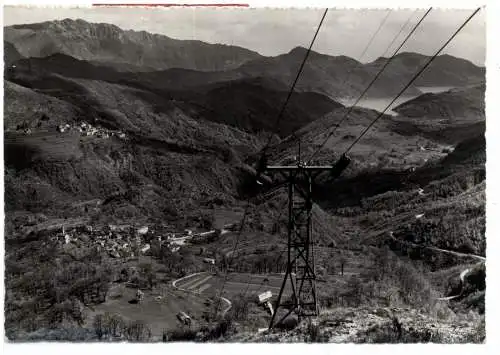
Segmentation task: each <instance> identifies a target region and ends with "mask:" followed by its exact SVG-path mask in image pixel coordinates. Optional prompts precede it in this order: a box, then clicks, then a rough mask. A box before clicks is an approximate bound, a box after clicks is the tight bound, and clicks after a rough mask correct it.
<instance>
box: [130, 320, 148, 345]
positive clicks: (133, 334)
mask: <svg viewBox="0 0 500 355" xmlns="http://www.w3.org/2000/svg"><path fill="white" fill-rule="evenodd" d="M125 336H126V337H127V340H130V341H146V340H149V339H150V338H151V329H150V328H149V327H148V326H147V324H146V323H144V322H143V321H140V320H138V321H133V322H130V323H129V324H128V325H127V329H126V331H125Z"/></svg>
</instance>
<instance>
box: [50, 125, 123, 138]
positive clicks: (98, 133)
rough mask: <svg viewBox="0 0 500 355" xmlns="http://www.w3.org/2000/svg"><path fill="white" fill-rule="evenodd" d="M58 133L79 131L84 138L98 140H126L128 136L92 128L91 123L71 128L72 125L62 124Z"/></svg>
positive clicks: (58, 127) (58, 128)
mask: <svg viewBox="0 0 500 355" xmlns="http://www.w3.org/2000/svg"><path fill="white" fill-rule="evenodd" d="M57 131H58V132H61V133H64V132H68V131H78V132H80V134H81V135H82V136H85V137H86V136H95V137H98V138H109V137H113V136H115V137H118V138H120V139H125V138H126V134H125V133H123V132H121V131H113V130H109V129H106V128H102V127H95V126H92V125H91V124H90V123H87V122H81V123H80V124H79V125H76V126H71V125H70V124H68V123H66V124H61V125H59V126H57Z"/></svg>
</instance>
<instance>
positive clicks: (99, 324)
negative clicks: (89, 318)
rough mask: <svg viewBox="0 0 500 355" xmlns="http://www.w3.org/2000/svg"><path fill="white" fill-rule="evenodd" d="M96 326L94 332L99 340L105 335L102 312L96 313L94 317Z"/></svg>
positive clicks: (94, 325)
mask: <svg viewBox="0 0 500 355" xmlns="http://www.w3.org/2000/svg"><path fill="white" fill-rule="evenodd" d="M92 326H93V327H94V332H95V334H96V335H97V338H98V339H99V340H101V339H102V337H103V336H104V332H105V330H104V316H103V315H102V314H96V316H95V317H94V322H93V323H92Z"/></svg>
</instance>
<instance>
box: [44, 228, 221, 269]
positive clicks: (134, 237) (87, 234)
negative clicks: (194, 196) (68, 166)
mask: <svg viewBox="0 0 500 355" xmlns="http://www.w3.org/2000/svg"><path fill="white" fill-rule="evenodd" d="M155 229H156V228H155ZM155 229H152V228H150V227H148V226H143V227H139V228H137V227H134V226H131V225H108V226H106V227H104V228H93V227H92V226H79V227H75V228H72V229H70V230H66V229H65V228H64V227H62V231H61V233H59V234H57V235H56V236H54V237H53V239H57V241H58V242H59V243H60V244H64V245H67V244H72V245H76V246H83V245H87V246H88V245H89V244H93V245H95V246H97V249H98V250H100V251H106V252H107V253H108V254H109V255H110V256H111V257H114V258H123V257H136V256H138V255H141V254H142V255H144V254H147V253H149V252H150V250H151V248H152V246H156V247H162V246H167V247H168V248H169V249H170V250H171V251H172V252H174V253H175V252H177V251H179V249H180V248H181V247H182V246H184V245H186V244H188V243H193V244H196V243H202V242H207V241H210V240H211V239H212V238H214V237H216V236H218V235H220V233H221V231H220V230H213V231H209V232H202V233H193V231H191V230H185V231H184V232H182V233H173V232H170V231H162V230H161V227H160V228H158V229H156V230H155ZM205 262H207V263H210V264H213V263H214V262H215V261H214V260H205Z"/></svg>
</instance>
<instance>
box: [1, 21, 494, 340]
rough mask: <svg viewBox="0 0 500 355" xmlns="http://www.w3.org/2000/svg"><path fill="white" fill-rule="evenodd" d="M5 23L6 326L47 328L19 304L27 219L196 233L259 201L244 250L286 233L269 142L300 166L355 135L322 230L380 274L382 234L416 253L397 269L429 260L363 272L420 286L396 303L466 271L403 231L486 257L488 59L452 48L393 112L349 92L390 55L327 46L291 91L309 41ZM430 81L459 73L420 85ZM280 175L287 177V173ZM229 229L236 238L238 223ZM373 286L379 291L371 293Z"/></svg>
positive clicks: (327, 156) (414, 67) (385, 89)
mask: <svg viewBox="0 0 500 355" xmlns="http://www.w3.org/2000/svg"><path fill="white" fill-rule="evenodd" d="M4 34H5V38H4V52H5V63H6V67H5V72H4V91H5V94H4V116H5V117H4V122H3V125H4V151H5V157H4V165H5V176H4V180H5V211H6V218H5V224H6V228H5V231H6V232H5V235H6V246H7V247H6V248H9V249H8V250H7V249H6V250H7V252H6V255H7V254H9V263H8V267H6V274H7V275H8V276H9V283H8V287H6V289H7V290H9V291H8V292H10V296H9V297H10V298H9V302H10V303H8V302H6V303H8V306H9V307H10V308H8V307H6V309H8V311H6V313H7V315H8V317H9V321H8V322H6V324H8V325H7V326H6V328H7V327H10V331H11V332H12V331H17V330H19V329H21V328H25V329H24V330H26V331H32V330H33V329H35V330H36V329H37V328H36V326H32V323H31V319H32V318H33V317H32V313H33V314H38V315H39V316H40V317H41V318H42V319H43V318H44V317H46V315H42V314H41V313H40V312H41V311H40V310H39V309H38V308H36V307H33V309H34V310H31V311H30V312H32V313H20V312H19V313H18V310H23V309H24V308H23V307H28V306H25V305H24V304H21V303H19V304H21V305H19V306H18V304H17V303H15V302H14V301H12V300H19V299H20V300H23V299H24V298H23V296H22V295H23V292H24V291H23V292H21V291H19V292H18V289H16V288H18V285H19V282H18V281H19V280H22V276H23V274H24V272H20V271H19V270H25V269H23V268H24V267H26V265H27V267H28V268H29V267H32V265H35V264H34V263H28V262H26V263H25V261H24V260H23V259H22V258H19V257H18V255H20V254H16V253H17V251H18V250H21V248H24V247H25V246H26V248H25V249H23V253H24V254H22V255H30V254H29V252H30V249H29V248H30V247H32V248H39V249H43V248H44V247H42V246H39V245H43V244H36V243H42V242H43V243H45V240H44V239H43V238H42V237H40V238H39V239H40V240H36V238H38V235H37V234H36V233H34V232H33V230H34V228H32V227H33V225H32V224H29V223H31V222H30V221H38V220H44V221H46V222H44V223H45V224H49V225H52V227H53V228H54V229H55V227H54V226H58V225H59V224H60V223H65V222H64V221H68V220H72V221H75V220H76V221H77V222H75V223H80V224H82V223H83V224H90V225H92V226H93V225H95V226H102V225H108V224H120V223H124V224H132V225H138V224H140V225H145V224H146V225H147V224H150V223H151V224H161V225H165V224H168V226H169V228H170V227H171V228H172V230H183V229H185V228H193V226H198V227H199V226H200V225H202V224H201V222H200V221H202V219H203V218H205V217H206V216H207V215H211V216H214V215H215V214H218V215H221V216H222V217H220V219H221V220H223V222H224V224H227V223H231V224H232V223H239V222H240V218H241V214H240V212H241V211H243V210H245V207H244V206H245V205H246V203H245V200H246V199H247V198H248V200H249V203H248V207H247V209H248V211H249V212H248V218H247V219H246V220H245V228H243V229H242V232H241V234H242V238H243V239H245V240H247V241H248V243H249V244H250V248H249V249H248V250H247V249H245V250H246V252H247V251H248V253H249V254H250V255H253V253H252V252H251V250H250V249H251V248H252V247H253V246H254V245H255V248H256V252H255V254H258V253H257V248H258V245H257V244H258V243H257V241H261V240H262V241H263V242H264V241H265V242H266V243H269V241H272V242H273V243H274V242H276V244H277V245H278V244H279V245H281V244H283V243H284V240H285V237H284V235H285V234H284V233H280V232H279V231H280V230H282V231H284V230H285V229H286V228H287V224H286V223H287V222H286V221H285V220H286V211H284V209H283V207H282V206H284V205H283V204H282V202H283V201H285V200H286V196H285V195H286V192H285V191H282V190H279V189H275V188H274V187H275V186H269V185H268V183H269V181H267V180H266V183H265V184H264V185H263V186H261V185H259V184H257V182H256V181H255V163H256V162H257V161H258V159H259V157H260V155H261V150H262V148H263V147H265V146H267V148H268V149H267V151H266V153H267V155H268V159H269V162H270V163H272V164H295V162H296V160H295V158H296V157H297V156H298V155H299V154H300V157H301V159H305V160H308V159H309V158H310V157H313V156H314V159H312V162H311V163H313V164H316V163H318V164H323V163H324V164H333V163H334V162H336V161H337V160H338V158H339V156H340V155H341V154H342V153H343V152H345V151H346V150H348V155H349V157H350V158H351V163H350V164H349V166H348V167H347V169H346V170H345V171H343V173H342V176H341V177H340V178H339V179H337V180H335V181H333V182H332V181H331V180H329V178H328V177H327V176H322V175H320V176H318V178H317V180H316V183H315V185H314V186H313V189H314V190H313V191H314V202H315V206H314V213H313V218H314V219H315V224H314V228H316V230H315V234H318V239H316V242H317V243H318V245H319V246H320V247H325V248H326V247H329V245H330V246H332V247H335V248H345V250H344V249H342V251H341V252H342V253H344V252H345V251H346V250H348V251H349V253H350V252H351V251H352V250H358V251H359V252H357V253H358V254H356V258H354V259H355V260H357V261H356V262H357V263H358V264H357V265H356V266H354V269H355V270H358V271H359V270H364V272H368V271H370V272H371V271H373V270H372V269H375V268H372V267H371V266H369V265H368V264H367V261H366V260H365V259H366V255H367V254H366V253H368V254H370V253H371V251H369V250H371V249H369V248H376V249H377V250H378V249H380V247H383V246H384V245H387V246H389V247H390V248H392V249H393V251H394V253H396V254H398V255H399V256H401V258H399V257H398V258H397V259H398V260H399V261H398V263H397V264H398V265H399V266H401V265H413V264H412V263H413V261H414V260H417V261H418V262H419V263H421V266H422V268H419V269H418V270H417V268H413V266H412V268H403V267H399V269H398V270H399V271H398V272H400V273H401V274H402V275H407V274H408V270H410V269H411V270H412V271H411V272H412V275H413V276H412V277H413V279H411V280H413V281H415V283H412V282H413V281H411V280H410V279H408V278H404V277H402V278H401V280H399V281H397V282H396V280H393V279H392V278H393V277H399V276H398V275H399V274H397V275H396V273H394V274H395V275H393V274H392V273H391V272H387V273H386V276H387V275H390V277H389V281H388V280H387V277H386V278H385V281H384V282H387V284H384V283H383V282H382V281H380V280H382V279H383V278H380V279H377V277H379V276H380V275H378V274H377V275H378V276H374V274H371V273H368V274H366V275H365V276H366V279H364V281H363V282H365V281H366V282H365V283H366V285H368V284H369V283H370V282H371V283H372V284H373V285H375V284H377V282H378V281H380V282H379V283H380V286H378V288H379V289H380V290H382V289H384V288H385V286H387V285H389V286H388V291H391V294H392V290H393V289H396V290H403V287H406V288H408V289H409V290H410V291H409V293H408V294H405V295H403V296H401V297H403V298H401V299H399V298H398V299H397V300H396V301H397V302H402V303H403V304H409V305H410V306H411V307H417V306H418V307H420V306H422V307H427V306H428V305H429V304H432V305H434V304H435V301H434V300H433V299H431V294H430V291H431V289H432V290H435V287H436V288H438V286H439V287H441V286H442V284H444V283H446V282H445V281H443V280H444V279H446V278H445V277H444V276H439V275H438V276H436V275H434V274H433V273H434V272H439V271H442V270H444V274H446V275H449V274H450V273H451V272H452V271H455V269H450V267H452V266H454V267H456V266H457V265H461V264H460V261H457V260H456V259H453V258H445V257H440V256H436V255H434V254H428V253H426V252H419V251H418V252H415V250H407V249H404V248H400V247H396V246H394V244H391V243H392V242H391V241H390V240H389V238H388V235H389V233H392V234H391V236H393V237H394V238H396V239H398V240H400V241H408V242H411V243H425V246H431V247H437V248H443V249H447V250H451V251H454V252H465V253H472V254H475V255H484V252H485V237H484V229H485V217H484V209H485V204H484V201H485V160H486V148H485V146H486V143H485V139H484V132H485V126H486V122H485V121H486V120H485V113H484V90H485V85H484V79H485V78H484V73H485V68H481V67H477V66H475V65H473V64H472V63H470V62H468V61H466V60H463V59H460V58H455V57H452V56H449V55H442V56H439V57H437V58H436V61H435V62H433V64H432V65H431V66H430V67H429V68H428V70H427V71H426V72H424V74H423V75H422V76H421V77H420V78H419V79H418V80H417V81H416V82H415V83H414V85H412V86H410V87H409V89H408V91H407V92H406V95H408V96H411V97H412V98H411V99H409V100H408V101H406V102H404V103H402V104H400V105H398V106H397V107H395V108H394V111H395V112H396V114H395V115H389V114H384V115H381V114H380V112H379V111H376V110H373V109H369V108H366V107H354V108H352V107H347V106H345V105H344V104H341V103H340V101H341V100H339V99H340V98H345V97H350V96H356V95H358V94H360V93H361V92H362V91H363V90H364V88H365V87H366V85H367V84H368V83H369V82H370V81H371V80H372V78H373V77H374V76H375V75H376V73H377V71H378V70H379V69H380V68H381V66H382V65H384V62H385V61H386V60H387V58H379V59H377V60H375V61H373V62H371V63H360V62H358V61H356V60H354V59H352V58H348V57H345V56H329V55H325V54H320V53H317V52H312V53H310V56H309V59H308V61H307V63H306V65H305V66H304V71H303V73H302V75H301V77H300V80H299V81H298V84H297V90H295V91H294V92H293V93H291V94H289V93H290V87H291V84H292V81H293V80H294V79H295V76H296V73H297V70H298V68H299V67H300V65H301V62H302V60H303V58H304V55H305V53H306V49H304V48H302V47H297V48H294V49H293V50H291V51H290V52H289V53H285V54H282V55H278V56H275V57H265V56H262V55H260V54H258V53H255V52H253V51H249V50H247V49H244V48H240V47H236V46H225V45H219V44H208V43H203V42H200V41H181V40H174V39H171V38H169V37H166V36H162V35H153V34H149V33H146V32H135V31H124V30H121V29H120V28H118V27H116V26H113V25H107V24H91V23H88V22H86V21H82V20H62V21H51V22H43V23H39V24H29V25H16V26H9V27H6V28H5V29H4ZM428 59H429V57H428V56H425V55H421V54H416V53H401V54H398V55H397V56H395V57H394V58H393V60H392V63H391V64H390V65H389V66H388V67H387V71H386V72H385V73H384V74H383V75H382V76H381V77H380V78H379V80H377V82H376V84H375V85H374V86H373V87H372V88H371V89H370V91H369V92H368V97H370V98H386V99H390V98H392V95H395V94H396V93H398V92H399V91H400V90H401V88H402V87H403V86H404V84H405V83H406V82H407V81H408V80H410V78H411V77H412V76H413V75H414V73H416V72H417V71H418V70H419V68H420V66H421V65H423V63H425V62H426V61H427V60H428ZM423 86H433V87H453V88H452V89H449V90H446V91H442V92H439V93H434V94H429V93H427V94H423V93H422V91H421V90H420V88H421V87H423ZM287 100H288V104H287V106H286V109H284V110H282V108H283V104H284V103H285V102H287ZM278 117H279V118H280V119H279V120H278V119H277V118H278ZM375 119H377V121H376V122H375V123H374V124H373V125H372V126H371V124H372V123H373V122H374V120H375ZM340 122H342V123H341V124H339V123H340ZM88 127H91V129H90V128H88ZM367 127H370V129H369V131H367V132H365V133H366V134H365V135H364V136H362V138H361V139H360V140H359V141H357V143H356V144H355V145H354V146H352V147H351V144H352V143H353V142H354V140H355V139H356V138H358V137H359V136H360V134H361V133H362V132H364V131H365V129H366V128H367ZM83 128H85V129H83ZM87 133H89V134H87ZM319 148H321V150H320V151H319V153H318V154H316V155H313V154H314V153H315V152H317V150H318V149H319ZM351 148H352V149H351ZM269 180H270V181H272V183H273V184H276V185H277V186H279V183H280V182H281V180H280V177H279V176H271V177H270V178H269ZM297 183H298V184H300V181H297ZM256 191H257V192H261V193H262V194H259V193H256ZM276 216H278V218H277V220H275V217H276ZM416 216H419V217H416ZM214 218H215V217H214ZM26 221H28V222H26ZM52 221H56V222H54V223H52ZM61 221H63V222H61ZM316 222H318V223H316ZM198 227H195V228H198ZM275 227H276V228H275ZM202 228H204V229H205V227H204V226H203V227H202ZM276 231H277V232H276ZM316 232H317V233H316ZM223 239H225V241H227V245H228V246H229V249H228V250H230V249H231V248H232V245H233V244H234V242H233V239H234V234H233V233H231V232H229V233H226V234H224V237H223ZM221 240H222V239H221ZM31 242H36V243H35V244H30V243H31ZM30 245H31V246H30ZM33 245H35V246H34V247H33ZM214 245H215V246H212V245H210V246H211V247H213V248H217V246H218V244H214ZM422 245H424V244H422ZM17 248H20V249H17ZM360 248H361V249H360ZM403 249H404V250H403ZM181 250H184V249H181ZM276 250H278V249H276ZM339 250H340V249H339ZM380 250H382V249H380ZM12 251H13V252H12ZM246 252H245V253H246ZM403 252H405V253H406V254H404V253H403ZM183 253H185V254H183ZM189 253H190V251H189V250H188V251H187V252H185V251H182V253H179V254H182V255H181V256H180V259H179V260H181V261H180V262H188V261H189V260H191V261H193V260H195V261H200V265H202V267H203V265H204V263H203V262H202V261H201V259H200V258H201V252H200V255H198V256H199V257H200V258H198V256H195V255H194V254H193V255H191V254H189ZM330 253H331V250H329V249H326V252H325V253H324V255H323V256H322V258H323V259H322V260H328V259H332V255H333V254H330ZM353 253H354V251H353ZM400 254H401V255H400ZM47 255H49V254H47ZM172 255H173V254H172ZM346 255H347V254H346ZM349 255H351V254H349ZM352 255H354V254H352ZM370 255H371V254H370ZM377 255H378V254H377ZM243 256H245V255H243ZM267 256H268V257H269V255H267ZM371 256H374V255H371ZM104 258H107V256H105V257H104ZM18 259H21V261H22V262H23V263H25V264H26V265H23V268H19V263H20V261H19V260H18ZM198 259H200V260H198ZM354 259H351V261H352V263H353V264H354V261H353V260H354ZM374 259H376V260H375V261H376V262H378V261H380V258H378V257H376V255H375V256H374ZM48 260H49V261H50V260H51V258H50V257H48ZM175 260H176V259H175ZM119 263H121V261H119ZM12 265H14V266H12ZM374 265H378V264H374ZM419 265H420V264H419ZM16 267H17V268H16ZM54 267H58V266H57V265H56V266H54ZM120 270H121V266H120ZM405 270H406V271H405ZM449 270H452V271H449ZM166 272H168V270H167V271H166ZM356 272H357V271H356ZM429 275H430V276H429ZM337 276H338V275H337ZM454 276H457V277H458V275H454ZM342 277H343V275H342ZM380 277H382V276H380ZM446 277H448V278H451V276H446ZM431 279H432V280H431ZM434 279H436V280H437V281H435V283H433V284H432V285H431V281H432V282H434ZM347 280H348V282H347ZM353 280H355V274H353V278H351V279H347V278H346V279H345V280H342V283H341V288H342V289H343V290H344V289H346V288H348V289H349V290H350V289H353V290H358V291H359V290H362V289H363V290H364V285H365V284H363V287H361V286H359V287H358V286H356V285H360V283H359V282H358V283H357V284H356V282H357V281H356V282H355V281H353ZM374 280H378V281H377V282H375V281H374ZM408 280H410V281H408ZM429 280H431V281H429ZM358 281H359V280H358ZM400 283H404V285H401V284H400ZM29 285H32V284H31V283H29ZM436 285H438V286H436ZM328 286H330V284H328ZM424 286H425V287H424ZM356 287H357V288H356ZM372 290H373V288H372ZM440 290H441V289H440ZM327 291H328V292H330V291H331V290H330V289H329V290H327ZM428 291H429V292H428ZM481 291H483V293H482V294H480V295H479V296H478V297H479V298H481V297H482V298H483V300H484V288H482V289H481ZM328 292H327V293H328ZM363 292H365V291H363ZM370 292H371V291H369V290H368V289H367V291H366V295H368V294H370ZM433 292H434V291H433ZM440 292H441V293H443V292H445V291H440ZM377 293H380V292H377ZM382 293H383V294H385V291H384V292H382ZM424 293H425V295H423V294H424ZM394 294H395V293H394ZM421 296H422V297H423V298H422V299H420V297H421ZM342 297H344V296H342ZM367 297H368V296H367ZM384 297H385V296H384ZM387 297H388V298H387V300H389V298H390V297H392V296H387ZM404 297H406V298H404ZM432 297H434V296H432ZM409 300H410V301H411V302H410V301H409ZM62 301H64V298H62ZM372 301H374V302H379V301H380V300H374V299H373V298H372V297H371V296H370V298H369V302H372ZM385 301H386V298H384V300H383V302H385ZM389 301H390V302H392V301H391V300H389ZM16 302H17V301H16ZM22 302H24V301H22ZM360 302H361V301H360ZM367 302H368V301H367ZM380 302H382V301H380ZM412 302H413V303H412ZM14 304H15V305H14ZM374 304H375V303H374ZM467 306H469V303H467ZM13 307H18V308H13ZM443 307H448V306H443ZM450 307H451V306H450ZM13 309H15V310H14V311H13ZM37 312H39V313H40V314H39V313H37ZM483 312H484V307H483ZM19 319H23V321H24V322H25V323H23V324H22V325H20V324H21V323H20V322H19V321H18V320H19ZM40 324H41V323H40ZM43 324H45V323H43ZM40 327H41V326H40ZM18 328H19V329H18ZM20 334H22V333H20ZM21 338H22V336H21Z"/></svg>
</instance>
